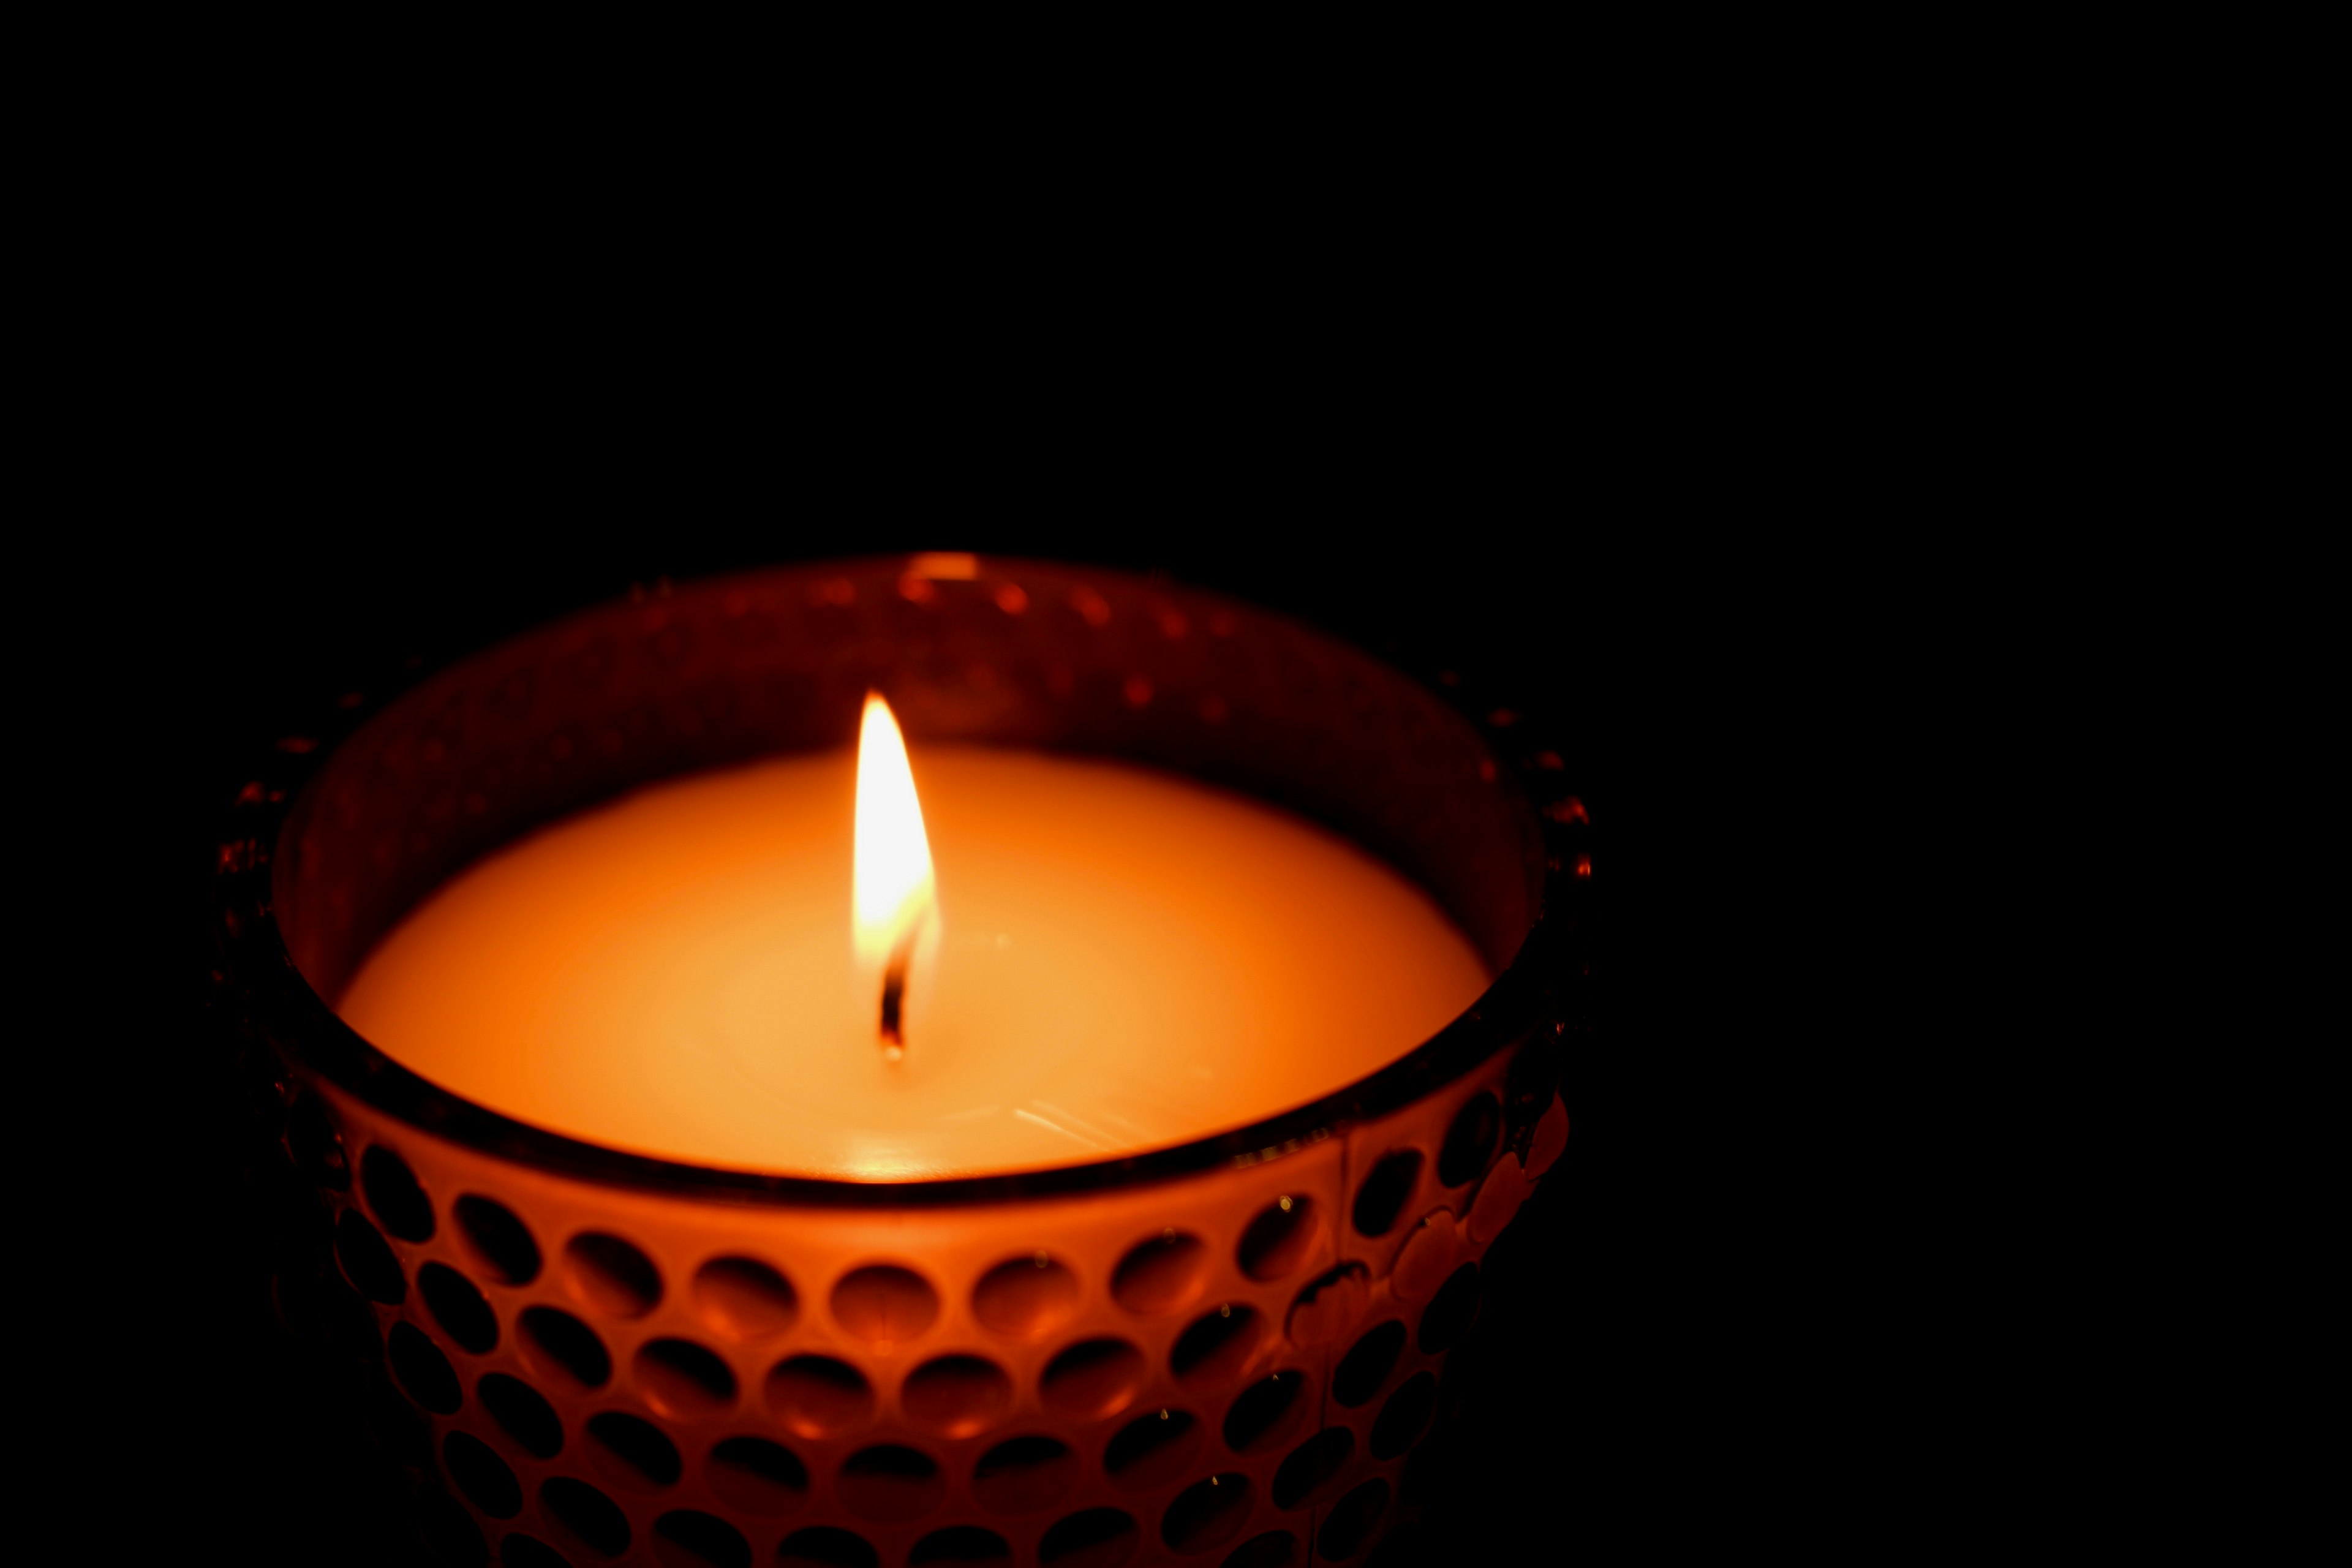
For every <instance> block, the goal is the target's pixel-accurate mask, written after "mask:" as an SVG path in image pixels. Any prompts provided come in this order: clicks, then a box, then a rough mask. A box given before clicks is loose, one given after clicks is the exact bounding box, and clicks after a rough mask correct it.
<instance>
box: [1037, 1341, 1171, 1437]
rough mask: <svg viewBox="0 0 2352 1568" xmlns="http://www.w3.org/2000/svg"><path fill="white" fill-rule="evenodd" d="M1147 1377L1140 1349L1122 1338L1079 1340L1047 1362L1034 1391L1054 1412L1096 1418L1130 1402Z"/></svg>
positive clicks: (1124, 1407)
mask: <svg viewBox="0 0 2352 1568" xmlns="http://www.w3.org/2000/svg"><path fill="white" fill-rule="evenodd" d="M1149 1377H1150V1363H1147V1362H1146V1361H1145V1360H1144V1359H1143V1352H1141V1351H1139V1350H1138V1349H1136V1348H1135V1347H1134V1346H1133V1345H1131V1344H1129V1343H1128V1342H1126V1341H1125V1340H1108V1339H1106V1340H1080V1341H1079V1342H1077V1343H1076V1344H1074V1345H1072V1346H1071V1347H1070V1348H1069V1349H1067V1350H1066V1351H1064V1352H1062V1353H1061V1354H1059V1355H1057V1356H1055V1358H1054V1359H1053V1360H1052V1361H1050V1362H1048V1363H1046V1365H1045V1375H1044V1376H1043V1377H1041V1378H1040V1379H1039V1380H1038V1384H1037V1394H1038V1396H1039V1397H1040V1398H1041V1399H1043V1400H1044V1401H1045V1408H1046V1409H1048V1410H1051V1411H1053V1412H1055V1414H1056V1415H1072V1416H1076V1417H1077V1418H1078V1419H1080V1420H1086V1421H1092V1420H1099V1419H1100V1418H1102V1417H1103V1416H1106V1415H1118V1413H1119V1412H1120V1411H1122V1410H1124V1409H1126V1408H1127V1407H1128V1406H1129V1405H1131V1404H1133V1403H1134V1402H1135V1396H1136V1394H1138V1393H1139V1392H1140V1391H1141V1389H1142V1387H1143V1384H1144V1382H1145V1380H1146V1379H1147V1378H1149Z"/></svg>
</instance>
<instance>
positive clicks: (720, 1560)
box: [654, 1508, 751, 1568]
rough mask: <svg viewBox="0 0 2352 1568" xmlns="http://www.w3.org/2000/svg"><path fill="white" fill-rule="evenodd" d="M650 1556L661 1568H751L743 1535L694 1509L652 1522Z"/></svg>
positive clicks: (721, 1520)
mask: <svg viewBox="0 0 2352 1568" xmlns="http://www.w3.org/2000/svg"><path fill="white" fill-rule="evenodd" d="M654 1555H655V1556H656V1557H657V1558H659V1559H660V1560H661V1562H662V1564H663V1568H751V1542H748V1541H746V1540H744V1539H743V1532H742V1531H740V1530H738V1529H736V1528H735V1527H734V1526H733V1525H731V1524H730V1523H728V1522H727V1521H725V1520H723V1519H720V1518H718V1517H717V1516H716V1515H713V1514H708V1513H704V1512H702V1511H701V1510H698V1509H691V1508H679V1509H672V1510H670V1511H669V1512H667V1513H666V1514H664V1515H662V1516H661V1517H660V1518H659V1519H657V1520H656V1521H654Z"/></svg>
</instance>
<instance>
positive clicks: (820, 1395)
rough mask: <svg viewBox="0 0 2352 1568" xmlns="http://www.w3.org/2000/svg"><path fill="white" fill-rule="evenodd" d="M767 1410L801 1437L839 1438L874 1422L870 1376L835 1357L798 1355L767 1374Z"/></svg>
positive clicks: (779, 1364) (872, 1389)
mask: <svg viewBox="0 0 2352 1568" xmlns="http://www.w3.org/2000/svg"><path fill="white" fill-rule="evenodd" d="M767 1399H768V1409H769V1410H770V1411H771V1412H772V1414H773V1415H775V1417H776V1419H777V1420H779V1421H782V1423H783V1424H784V1425H785V1426H788V1427H790V1428H792V1430H793V1431H794V1432H797V1433H799V1434H800V1435H801V1436H803V1437H833V1436H839V1435H840V1434H842V1433H844V1432H847V1431H849V1430H851V1429H853V1428H855V1427H857V1426H864V1425H865V1424H866V1422H868V1421H870V1420H872V1419H873V1418H874V1387H873V1385H872V1384H869V1383H867V1382H866V1374H865V1373H862V1372H860V1371H858V1370H857V1369H856V1367H854V1366H851V1365H850V1364H849V1363H847V1362H842V1361H835V1360H834V1359H833V1358H832V1357H831V1356H822V1355H798V1356H793V1358H791V1359H790V1360H788V1361H783V1362H779V1363H777V1364H776V1367H775V1370H773V1371H772V1372H771V1373H768V1385H767Z"/></svg>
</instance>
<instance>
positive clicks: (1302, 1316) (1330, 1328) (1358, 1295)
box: [1283, 1263, 1371, 1350]
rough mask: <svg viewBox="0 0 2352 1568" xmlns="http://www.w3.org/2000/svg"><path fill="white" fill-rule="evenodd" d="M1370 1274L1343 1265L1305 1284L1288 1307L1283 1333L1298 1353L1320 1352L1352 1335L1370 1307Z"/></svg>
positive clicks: (1362, 1267)
mask: <svg viewBox="0 0 2352 1568" xmlns="http://www.w3.org/2000/svg"><path fill="white" fill-rule="evenodd" d="M1369 1281H1370V1271H1369V1270H1367V1269H1366V1268H1364V1266H1363V1265H1362V1264H1360V1263H1342V1264H1340V1265H1339V1266H1338V1267H1337V1268H1332V1269H1329V1270H1328V1271H1326V1272H1325V1273H1323V1274H1320V1275H1318V1276H1317V1277H1316V1278H1315V1279H1310V1280H1308V1281H1307V1284H1306V1286H1305V1287H1304V1288H1302V1289H1300V1290H1299V1292H1298V1299H1297V1300H1295V1301H1293V1302H1291V1304H1290V1316H1289V1317H1288V1319H1287V1320H1286V1321H1285V1322H1284V1324H1283V1329H1284V1331H1285V1332H1286V1333H1287V1334H1288V1335H1289V1337H1290V1342H1291V1343H1292V1344H1295V1345H1297V1347H1298V1348H1299V1349H1301V1350H1320V1349H1322V1348H1323V1347H1324V1346H1325V1345H1328V1344H1336V1343H1338V1342H1339V1341H1340V1340H1341V1339H1343V1338H1345V1337H1346V1336H1347V1335H1348V1334H1349V1333H1351V1332H1353V1331H1354V1330H1355V1327H1356V1324H1357V1323H1358V1322H1359V1321H1361V1320H1362V1318H1363V1315H1364V1309H1365V1308H1366V1307H1367V1306H1368V1305H1370V1301H1371V1288H1370V1282H1369Z"/></svg>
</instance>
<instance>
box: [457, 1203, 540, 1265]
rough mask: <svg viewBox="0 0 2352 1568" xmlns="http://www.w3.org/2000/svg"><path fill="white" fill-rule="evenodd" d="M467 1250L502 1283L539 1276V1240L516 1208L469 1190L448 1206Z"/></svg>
mask: <svg viewBox="0 0 2352 1568" xmlns="http://www.w3.org/2000/svg"><path fill="white" fill-rule="evenodd" d="M449 1214H450V1217H451V1218H453V1219H455V1220H456V1221H457V1234H458V1235H459V1236H461V1237H465V1239H466V1250H467V1252H469V1253H471V1254H472V1255H473V1258H474V1261H475V1262H477V1263H478V1264H480V1265H481V1267H482V1270H483V1272H484V1273H486V1274H488V1276H489V1277H490V1278H491V1279H494V1280H496V1281H497V1282H498V1283H499V1284H501V1285H528V1284H530V1282H531V1281H532V1280H534V1279H538V1278H539V1270H540V1265H541V1259H540V1256H539V1243H538V1242H536V1241H533V1240H532V1239H531V1236H530V1226H526V1225H525V1224H523V1222H522V1221H521V1219H520V1218H519V1217H518V1216H517V1215H516V1214H515V1212H514V1210H512V1209H510V1208H509V1207H507V1205H504V1204H502V1203H499V1201H498V1200H497V1199H495V1198H486V1197H484V1196H482V1195H481V1194H479V1193H467V1194H464V1195H463V1196H461V1197H459V1198H458V1200H457V1202H456V1203H454V1204H452V1205H449Z"/></svg>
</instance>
